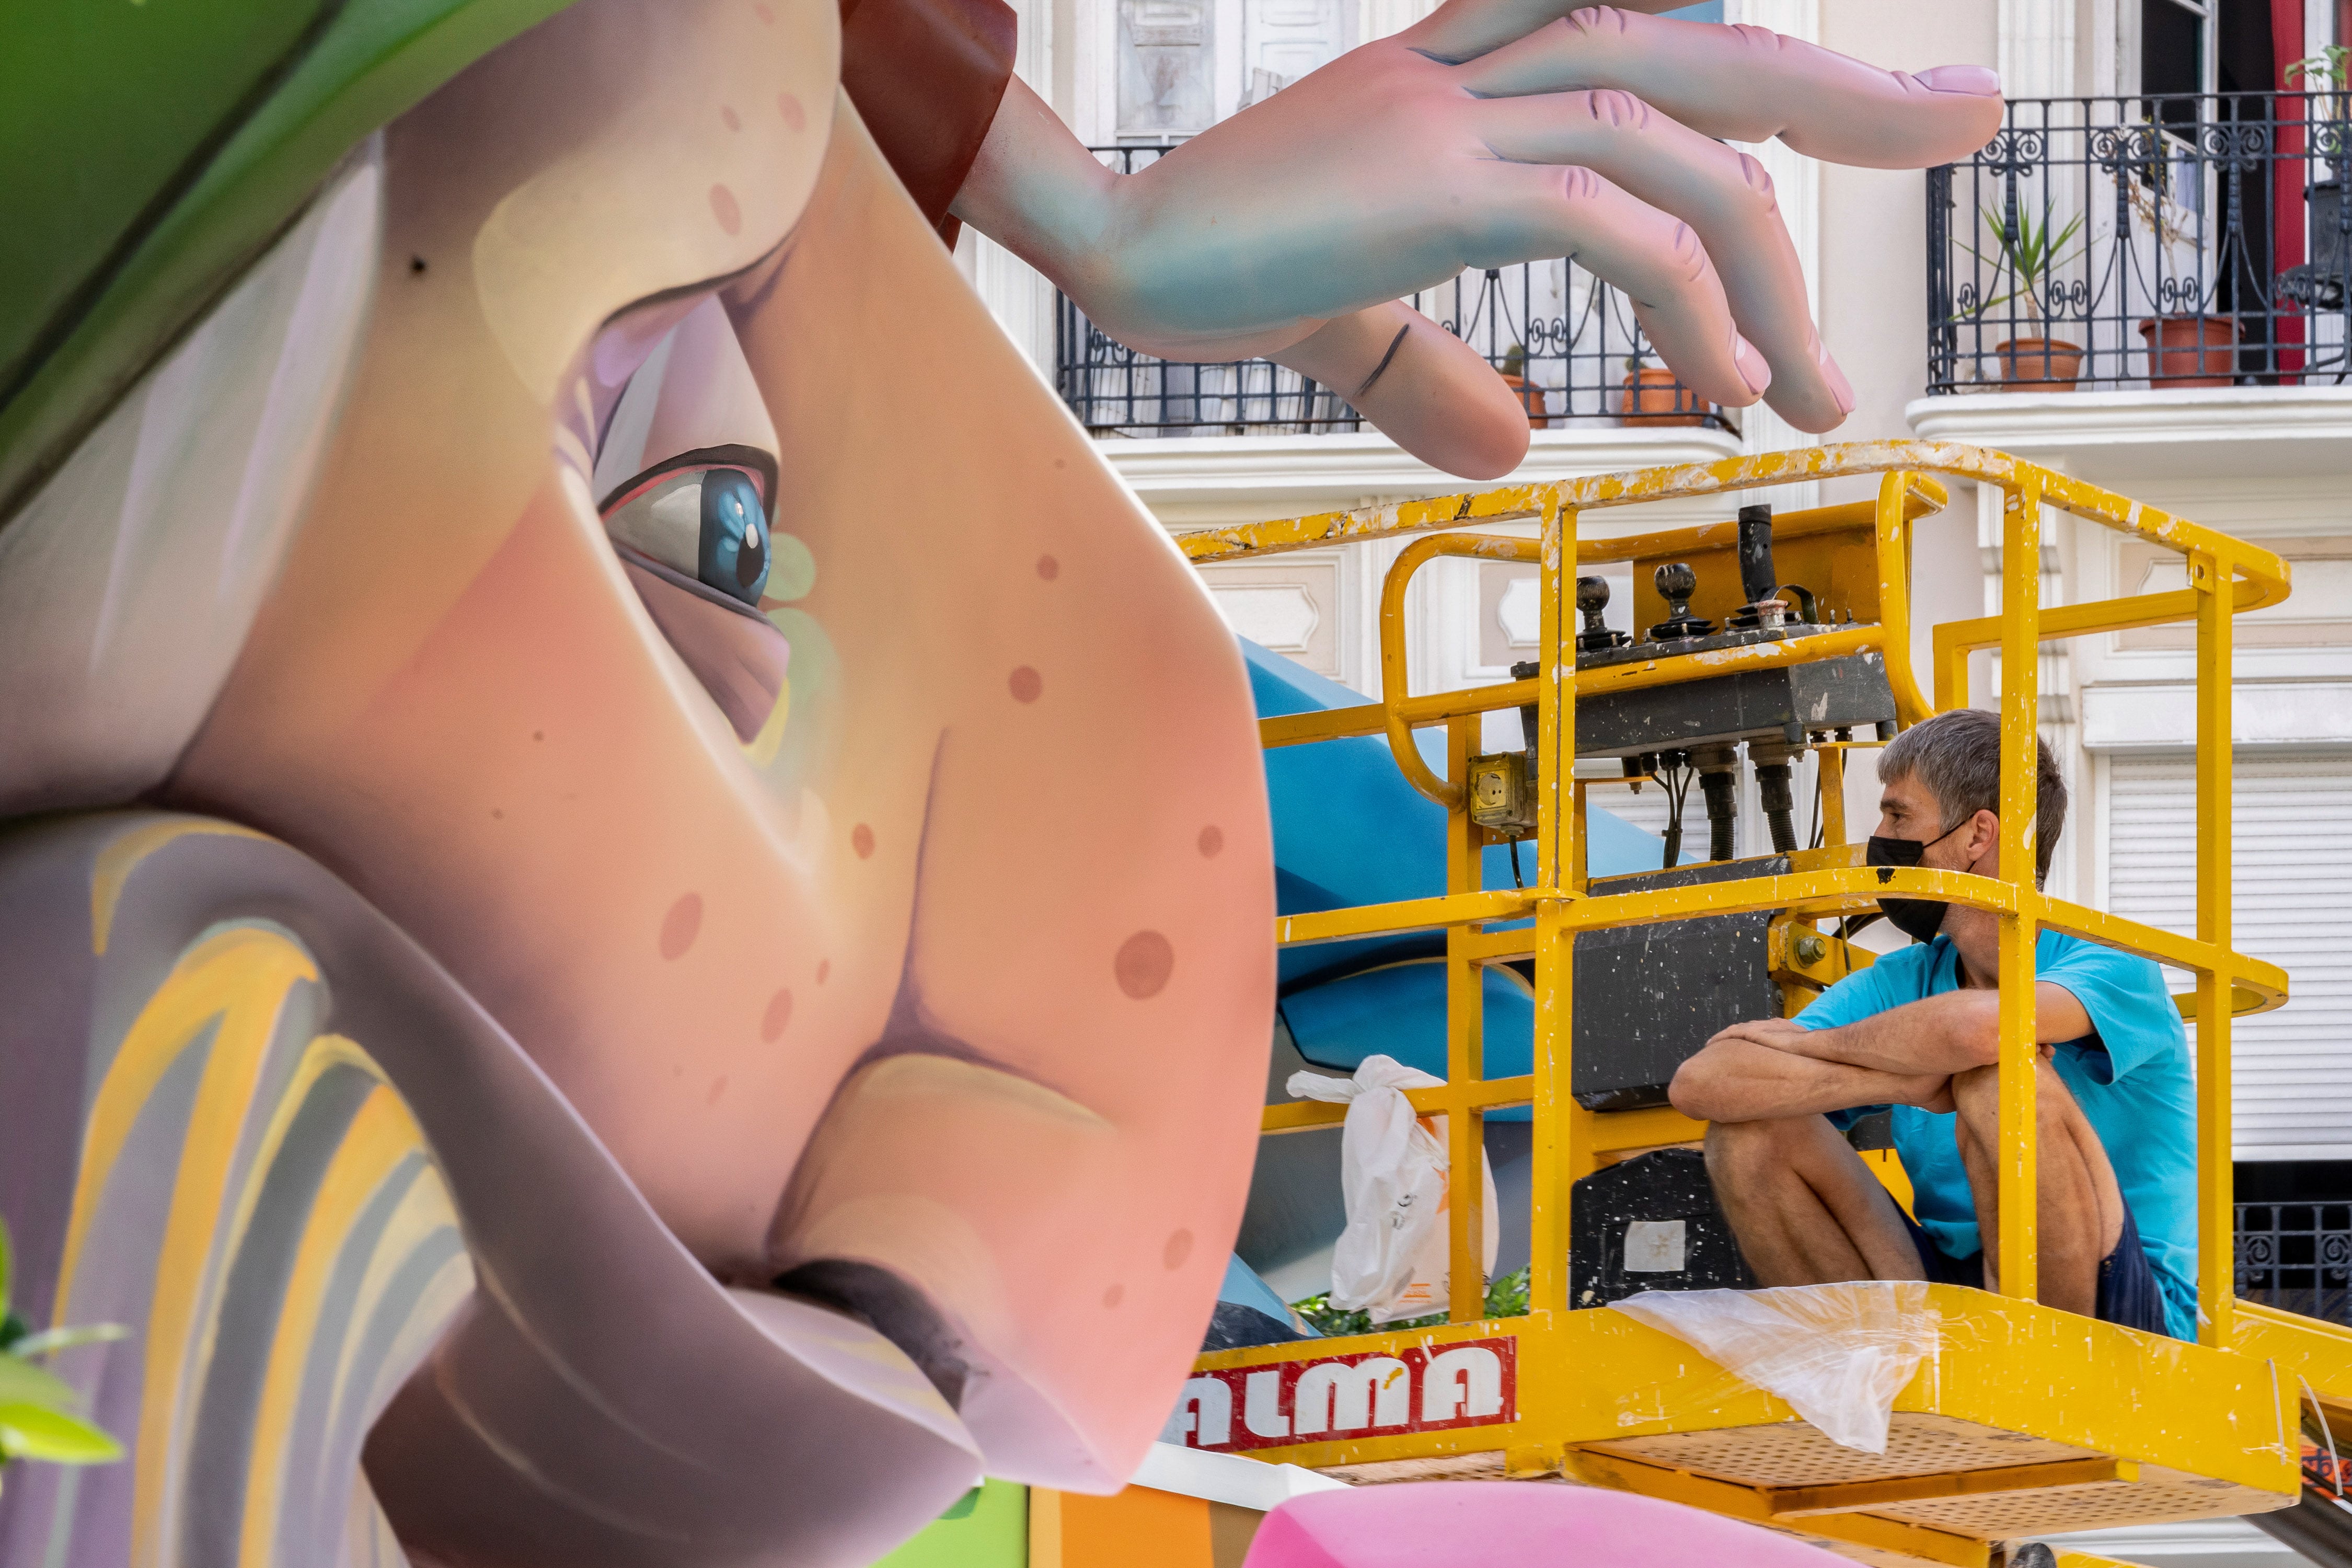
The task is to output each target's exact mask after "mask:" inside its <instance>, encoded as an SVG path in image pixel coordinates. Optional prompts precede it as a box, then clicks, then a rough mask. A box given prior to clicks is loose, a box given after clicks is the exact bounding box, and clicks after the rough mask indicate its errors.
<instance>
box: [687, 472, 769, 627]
mask: <svg viewBox="0 0 2352 1568" xmlns="http://www.w3.org/2000/svg"><path fill="white" fill-rule="evenodd" d="M698 568H699V570H698V573H697V575H698V577H699V578H700V579H701V581H702V584H703V586H705V587H707V588H716V589H718V590H719V592H720V593H722V594H725V595H728V596H729V597H730V598H736V599H740V600H742V601H743V602H744V603H745V604H747V605H755V606H756V605H758V604H759V602H760V590H761V588H763V587H765V586H766V585H767V582H768V520H767V517H766V515H765V509H763V508H762V507H761V504H760V487H759V486H758V485H756V484H754V483H752V481H751V476H750V475H749V474H746V473H743V472H741V471H740V470H738V469H735V468H710V469H708V470H706V471H705V472H704V474H703V476H702V549H701V552H700V556H699V560H698Z"/></svg>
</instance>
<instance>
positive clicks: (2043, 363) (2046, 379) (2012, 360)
mask: <svg viewBox="0 0 2352 1568" xmlns="http://www.w3.org/2000/svg"><path fill="white" fill-rule="evenodd" d="M1992 352H1993V353H1994V355H1995V356H1996V357H1997V358H1998V359H1999V360H2000V390H2001V391H2003V392H2072V391H2074V382H2075V379H2076V378H2077V377H2078V376H2080V375H2081V374H2082V372H2083V345H2082V344H2080V343H2070V342H2063V340H2061V339H2058V338H2011V339H2010V340H2009V341H2008V342H2001V343H1995V344H1994V345H1993V350H1992Z"/></svg>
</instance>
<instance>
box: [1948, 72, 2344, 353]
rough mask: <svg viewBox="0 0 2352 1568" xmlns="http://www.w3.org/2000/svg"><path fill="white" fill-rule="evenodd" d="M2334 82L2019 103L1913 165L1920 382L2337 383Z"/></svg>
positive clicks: (2340, 336) (2338, 158)
mask: <svg viewBox="0 0 2352 1568" xmlns="http://www.w3.org/2000/svg"><path fill="white" fill-rule="evenodd" d="M2348 109H2352V98H2347V94H2345V93H2343V92H2273V93H2202V94H2190V95H2181V96H2161V95H2155V96H2141V97H2133V98H2049V99H2019V100H2011V103H2010V105H2009V110H2008V118H2007V121H2006V123H2005V125H2004V126H2003V129H2002V131H2001V132H2000V135H1998V136H1996V137H1995V138H1994V139H1993V141H1992V142H1991V143H1990V145H1988V146H1987V147H1986V148H1985V149H1984V150H1983V151H1982V152H1979V153H1977V155H1976V156H1975V157H1973V158H1971V159H1969V161H1968V162H1967V163H1956V164H1948V165H1946V166H1944V167H1942V168H1937V169H1931V170H1929V171H1928V175H1927V390H1928V391H1929V392H1931V393H1957V392H1995V391H2003V390H2007V391H2020V392H2025V391H2032V392H2054V391H2065V390H2072V389H2077V388H2080V389H2084V390H2088V389H2093V388H2096V389H2100V390H2121V389H2127V388H2155V389H2159V390H2161V389H2164V388H2168V387H2189V386H2228V385H2233V384H2234V385H2242V386H2277V385H2299V384H2300V385H2313V384H2331V385H2332V384H2342V383H2343V382H2344V381H2345V379H2346V376H2347V370H2352V364H2347V357H2346V354H2347V338H2352V333H2347V321H2352V289H2347V286H2346V284H2347V276H2352V266H2347V258H2352V245H2347V239H2352V207H2347V205H2346V203H2345V201H2344V192H2345V189H2346V187H2347V184H2352V124H2347V110H2348Z"/></svg>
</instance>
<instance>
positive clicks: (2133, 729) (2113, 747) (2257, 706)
mask: <svg viewBox="0 0 2352 1568" xmlns="http://www.w3.org/2000/svg"><path fill="white" fill-rule="evenodd" d="M2196 697H2197V689H2196V687H2195V685H2194V684H2192V683H2190V682H2187V681H2152V682H2148V683H2147V684H2144V685H2122V684H2110V685H2099V686H2086V687H2084V689H2083V691H2082V696H2081V701H2082V709H2083V745H2084V749H2085V750H2088V751H2094V752H2100V751H2107V752H2122V751H2156V750H2168V749H2172V748H2178V747H2185V746H2193V745H2195V744H2196V743H2197V703H2196ZM2230 712H2231V725H2230V730H2231V740H2232V742H2234V743H2236V744H2237V745H2240V746H2327V745H2336V746H2352V682H2348V681H2275V682H2273V681H2248V680H2241V681H2239V682H2238V683H2237V684H2236V685H2235V687H2234V688H2233V689H2232V690H2231V700H2230Z"/></svg>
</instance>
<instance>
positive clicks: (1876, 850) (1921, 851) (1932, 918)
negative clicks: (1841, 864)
mask: <svg viewBox="0 0 2352 1568" xmlns="http://www.w3.org/2000/svg"><path fill="white" fill-rule="evenodd" d="M1974 820H1975V818H1974V817H1973V816H1971V817H1970V818H1969V821H1971V822H1972V821H1974ZM1966 826H1968V823H1967V822H1963V823H1961V824H1960V825H1959V826H1958V827H1953V828H1948V829H1947V830H1946V831H1945V832H1943V833H1941V834H1939V835H1937V837H1933V838H1927V839H1920V838H1882V837H1879V836H1878V835H1877V834H1872V835H1871V836H1870V846H1869V847H1868V848H1867V849H1865V850H1864V852H1863V857H1862V863H1863V864H1864V865H1865V866H1916V865H1917V864H1918V863H1919V859H1920V857H1922V856H1924V855H1926V854H1927V851H1928V849H1929V848H1931V847H1934V846H1936V845H1937V844H1941V843H1942V842H1943V841H1944V840H1945V839H1947V838H1949V837H1951V836H1952V835H1953V834H1955V833H1958V831H1959V830H1960V828H1961V827H1966ZM1950 907H1951V906H1949V905H1948V904H1947V903H1945V902H1944V900H1941V899H1881V900H1878V908H1879V912H1880V913H1882V914H1884V915H1885V917H1886V920H1887V923H1888V924H1890V925H1892V926H1893V927H1894V928H1895V930H1896V931H1901V932H1902V933H1903V934H1904V935H1905V936H1907V937H1909V938H1910V939H1911V940H1912V941H1913V942H1933V941H1935V940H1936V933H1937V931H1941V930H1943V929H1944V911H1945V910H1947V909H1948V908H1950Z"/></svg>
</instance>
